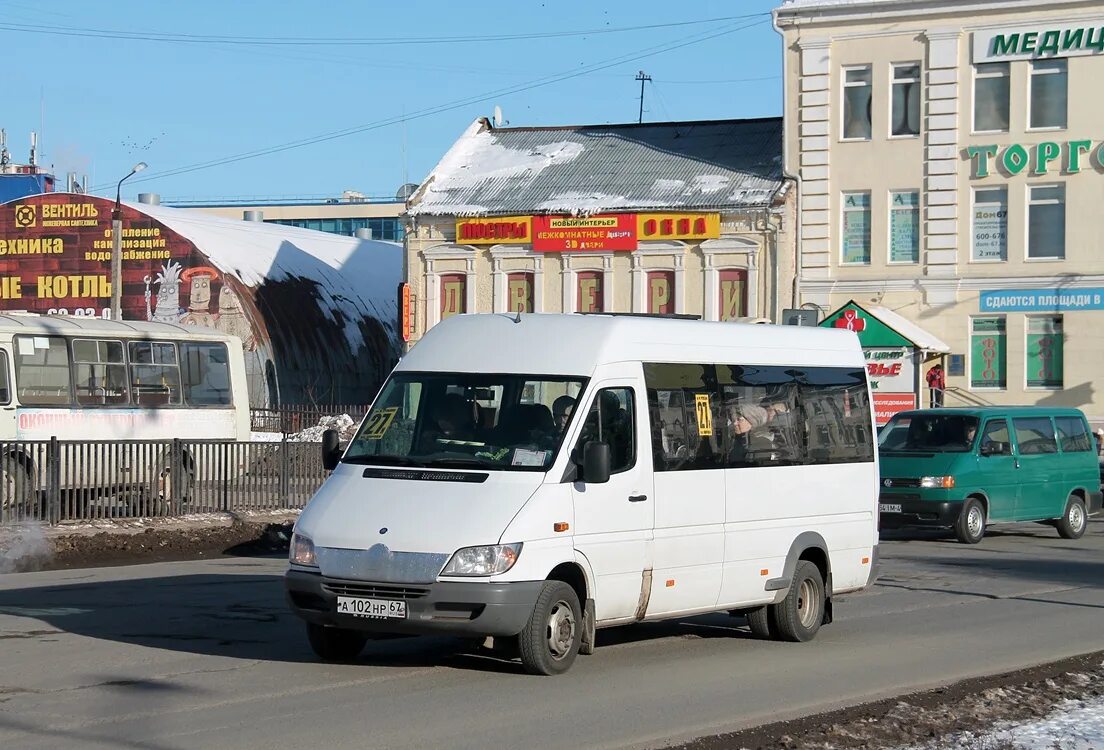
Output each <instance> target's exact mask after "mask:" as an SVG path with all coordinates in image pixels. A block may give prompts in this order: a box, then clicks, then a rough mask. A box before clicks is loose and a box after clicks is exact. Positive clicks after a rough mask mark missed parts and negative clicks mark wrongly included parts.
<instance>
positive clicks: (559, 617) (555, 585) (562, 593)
mask: <svg viewBox="0 0 1104 750" xmlns="http://www.w3.org/2000/svg"><path fill="white" fill-rule="evenodd" d="M582 635H583V613H582V608H581V607H580V606H579V597H578V596H577V595H576V594H575V589H573V588H571V587H570V586H568V585H567V584H566V583H564V582H563V581H545V582H544V584H543V585H542V586H541V589H540V593H539V594H538V595H537V602H536V604H534V605H533V611H532V612H531V613H530V614H529V621H528V622H527V623H525V628H524V629H523V630H522V631H521V633H519V634H518V650H519V651H520V652H521V664H522V666H524V667H525V671H526V672H528V673H529V674H539V675H553V674H562V673H564V672H566V671H567V670H568V669H570V668H571V665H572V664H573V663H574V662H575V656H576V655H577V654H578V653H579V643H580V641H581V640H582Z"/></svg>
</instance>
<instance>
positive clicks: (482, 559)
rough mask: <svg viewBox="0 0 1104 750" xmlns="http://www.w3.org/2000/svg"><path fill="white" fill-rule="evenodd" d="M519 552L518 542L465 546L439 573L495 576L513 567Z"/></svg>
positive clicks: (446, 574)
mask: <svg viewBox="0 0 1104 750" xmlns="http://www.w3.org/2000/svg"><path fill="white" fill-rule="evenodd" d="M520 554H521V544H520V543H518V544H495V545H491V546H489V547H465V548H464V549H460V550H457V551H456V554H454V555H453V556H452V559H451V560H449V562H448V565H446V566H445V569H444V570H443V571H441V575H443V576H496V575H499V574H500V573H505V572H506V571H507V570H509V569H510V568H512V567H514V563H516V562H517V559H518V556H519V555H520Z"/></svg>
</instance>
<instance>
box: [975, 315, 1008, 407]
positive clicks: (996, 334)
mask: <svg viewBox="0 0 1104 750" xmlns="http://www.w3.org/2000/svg"><path fill="white" fill-rule="evenodd" d="M1007 344H1008V333H1007V328H1006V321H1005V318H1004V316H1003V315H999V316H994V317H987V318H971V319H970V387H971V388H993V389H1003V388H1005V387H1007V385H1008V359H1007V351H1008V346H1007Z"/></svg>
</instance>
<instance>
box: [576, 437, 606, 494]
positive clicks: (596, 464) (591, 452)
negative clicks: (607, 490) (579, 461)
mask: <svg viewBox="0 0 1104 750" xmlns="http://www.w3.org/2000/svg"><path fill="white" fill-rule="evenodd" d="M609 479H610V447H609V443H602V442H599V441H597V440H592V441H591V442H589V443H587V444H586V447H585V448H583V481H584V482H586V483H587V484H605V483H606V482H608V481H609Z"/></svg>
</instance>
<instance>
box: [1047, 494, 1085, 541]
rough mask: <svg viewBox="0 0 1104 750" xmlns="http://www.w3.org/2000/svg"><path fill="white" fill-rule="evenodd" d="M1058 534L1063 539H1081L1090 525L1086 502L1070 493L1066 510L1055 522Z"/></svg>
mask: <svg viewBox="0 0 1104 750" xmlns="http://www.w3.org/2000/svg"><path fill="white" fill-rule="evenodd" d="M1054 525H1055V526H1056V527H1057V529H1058V534H1059V535H1060V536H1061V537H1062V538H1063V539H1080V538H1081V537H1083V536H1084V535H1085V529H1086V528H1087V527H1088V525H1089V519H1088V516H1086V515H1085V503H1084V501H1083V500H1082V499H1081V498H1079V497H1077V495H1070V499H1069V500H1067V501H1066V512H1065V513H1064V514H1063V515H1062V517H1061V518H1059V519H1057V521H1056V522H1055V524H1054Z"/></svg>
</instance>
